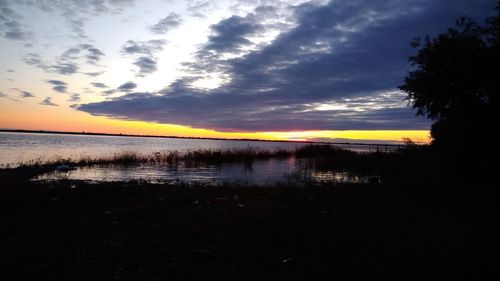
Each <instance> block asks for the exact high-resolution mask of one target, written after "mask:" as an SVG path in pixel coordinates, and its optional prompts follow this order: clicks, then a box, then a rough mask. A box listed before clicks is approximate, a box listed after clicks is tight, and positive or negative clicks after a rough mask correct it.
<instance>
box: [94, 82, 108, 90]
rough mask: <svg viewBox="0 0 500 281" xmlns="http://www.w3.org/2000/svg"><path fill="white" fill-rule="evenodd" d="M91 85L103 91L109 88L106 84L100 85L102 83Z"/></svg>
mask: <svg viewBox="0 0 500 281" xmlns="http://www.w3.org/2000/svg"><path fill="white" fill-rule="evenodd" d="M90 85H92V86H94V87H96V88H101V89H105V88H108V86H107V85H106V84H104V83H100V82H92V83H90Z"/></svg>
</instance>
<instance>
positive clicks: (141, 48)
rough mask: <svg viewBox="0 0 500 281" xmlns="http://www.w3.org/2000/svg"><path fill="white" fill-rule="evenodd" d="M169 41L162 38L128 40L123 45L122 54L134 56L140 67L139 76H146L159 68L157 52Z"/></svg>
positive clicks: (136, 64)
mask: <svg viewBox="0 0 500 281" xmlns="http://www.w3.org/2000/svg"><path fill="white" fill-rule="evenodd" d="M166 43H167V42H166V41H165V40H162V39H156V40H149V41H134V40H128V41H127V42H126V43H125V45H123V47H122V54H124V55H127V56H132V57H133V58H134V63H133V64H134V65H135V66H137V67H138V71H137V74H136V75H137V76H139V77H144V76H146V75H148V74H151V73H153V72H155V71H156V70H157V60H158V58H157V57H156V56H155V54H156V53H157V52H159V51H162V50H163V46H164V45H165V44H166Z"/></svg>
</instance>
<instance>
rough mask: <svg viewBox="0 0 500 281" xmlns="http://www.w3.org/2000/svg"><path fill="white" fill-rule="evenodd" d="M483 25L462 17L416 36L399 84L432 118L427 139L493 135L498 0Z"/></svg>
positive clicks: (499, 48)
mask: <svg viewBox="0 0 500 281" xmlns="http://www.w3.org/2000/svg"><path fill="white" fill-rule="evenodd" d="M496 11H497V15H496V16H495V17H492V18H489V19H487V21H486V24H485V25H484V26H481V25H479V24H477V23H476V22H475V21H474V20H473V19H471V18H467V17H462V18H460V19H458V20H457V22H456V26H455V27H453V28H450V29H448V31H447V32H445V33H442V34H440V35H438V36H436V37H435V38H430V37H429V36H427V37H425V38H424V39H416V40H415V41H414V42H413V43H412V46H413V47H414V48H416V49H418V51H417V54H416V55H415V56H412V57H410V58H409V61H410V62H411V63H412V65H413V66H414V67H415V69H414V70H413V71H411V72H409V73H408V75H407V77H406V78H405V83H404V84H403V85H402V86H400V89H401V90H403V91H405V92H406V93H407V94H408V96H407V100H408V102H409V105H411V106H412V107H413V108H415V109H416V110H417V114H418V115H424V116H427V117H428V118H430V119H432V120H434V121H435V122H434V124H433V125H432V128H431V136H432V138H433V144H434V145H436V146H441V147H454V146H456V145H464V144H465V145H470V144H477V143H478V142H482V141H484V140H486V139H488V138H490V137H492V136H493V134H494V133H493V132H494V131H496V129H497V128H498V124H497V122H496V121H494V119H496V115H497V113H496V112H495V111H496V110H497V112H499V111H498V95H499V94H500V71H499V69H500V2H498V3H497V8H496Z"/></svg>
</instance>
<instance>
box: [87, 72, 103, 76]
mask: <svg viewBox="0 0 500 281" xmlns="http://www.w3.org/2000/svg"><path fill="white" fill-rule="evenodd" d="M104 73H105V71H98V72H85V73H84V74H85V75H87V76H89V77H97V76H99V75H102V74H104Z"/></svg>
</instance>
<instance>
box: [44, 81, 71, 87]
mask: <svg viewBox="0 0 500 281" xmlns="http://www.w3.org/2000/svg"><path fill="white" fill-rule="evenodd" d="M47 83H49V84H52V85H55V86H66V85H68V84H66V82H64V81H61V80H47Z"/></svg>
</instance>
